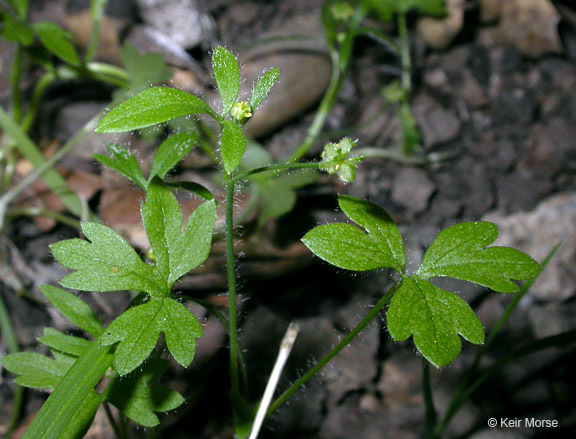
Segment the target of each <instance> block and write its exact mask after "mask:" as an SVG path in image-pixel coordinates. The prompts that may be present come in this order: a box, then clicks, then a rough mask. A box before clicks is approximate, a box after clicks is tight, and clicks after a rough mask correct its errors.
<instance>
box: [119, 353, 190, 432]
mask: <svg viewBox="0 0 576 439" xmlns="http://www.w3.org/2000/svg"><path fill="white" fill-rule="evenodd" d="M169 365H170V362H169V361H168V360H164V359H160V358H152V359H150V360H149V361H148V362H146V363H144V365H143V366H142V368H141V369H140V370H138V371H137V372H136V371H135V372H132V373H131V374H129V375H128V376H126V377H124V378H122V379H120V380H118V379H117V380H114V382H113V383H112V387H111V388H110V391H109V397H108V400H109V402H110V403H111V404H113V405H114V406H115V407H116V408H118V410H120V412H121V413H122V414H123V415H124V416H126V417H127V418H129V419H131V420H133V421H134V422H137V423H138V424H140V425H142V426H143V427H155V426H156V425H158V424H159V420H158V416H156V414H155V413H154V412H167V411H169V410H174V409H176V408H178V407H179V406H180V405H182V403H183V402H184V398H183V397H182V395H180V394H179V393H178V392H176V391H174V390H171V389H169V388H168V387H166V386H163V385H159V384H154V380H156V379H157V378H158V377H159V376H160V375H162V374H163V373H164V372H165V371H166V369H167V368H168V366H169Z"/></svg>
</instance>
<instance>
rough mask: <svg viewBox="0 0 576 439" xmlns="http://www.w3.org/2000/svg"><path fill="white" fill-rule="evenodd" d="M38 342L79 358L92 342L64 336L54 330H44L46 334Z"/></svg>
mask: <svg viewBox="0 0 576 439" xmlns="http://www.w3.org/2000/svg"><path fill="white" fill-rule="evenodd" d="M38 341H39V342H40V343H42V344H43V345H44V346H47V347H49V348H50V349H54V350H57V351H59V352H62V353H64V354H67V355H71V356H73V357H79V356H80V355H82V353H83V352H84V350H86V348H87V347H88V345H89V344H90V342H89V341H88V340H85V339H83V338H80V337H74V336H73V335H66V334H62V333H61V332H60V331H57V330H56V329H54V328H44V334H43V335H42V337H39V338H38Z"/></svg>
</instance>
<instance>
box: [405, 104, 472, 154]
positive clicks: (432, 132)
mask: <svg viewBox="0 0 576 439" xmlns="http://www.w3.org/2000/svg"><path fill="white" fill-rule="evenodd" d="M413 108H414V114H415V116H416V120H417V121H418V125H419V127H420V130H421V131H422V137H423V139H424V145H425V146H426V147H427V148H430V147H433V146H436V145H438V144H442V143H447V142H449V141H451V140H454V139H455V138H456V137H458V134H459V133H460V128H461V127H462V122H461V121H460V119H459V118H458V117H457V116H456V115H455V114H454V113H453V112H451V111H449V110H446V109H445V108H443V107H441V106H440V105H438V104H437V103H436V102H434V100H433V99H432V98H430V97H428V96H419V97H417V98H416V99H415V101H414V107H413Z"/></svg>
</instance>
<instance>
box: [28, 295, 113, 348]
mask: <svg viewBox="0 0 576 439" xmlns="http://www.w3.org/2000/svg"><path fill="white" fill-rule="evenodd" d="M40 290H41V291H42V294H43V295H44V297H46V299H47V300H48V301H49V302H50V303H51V304H52V306H53V307H54V308H56V309H57V310H58V311H60V313H61V314H62V315H63V316H64V317H66V319H68V321H70V322H71V323H73V324H74V325H76V326H77V327H78V328H80V329H83V330H84V331H86V332H87V333H89V334H90V335H92V336H94V337H98V336H99V335H100V334H101V333H102V330H103V329H102V324H101V323H100V321H99V320H98V317H96V314H94V311H92V308H90V306H89V305H88V304H87V303H86V302H84V301H83V300H82V299H80V298H78V297H76V296H75V295H74V294H72V293H69V292H68V291H64V290H63V289H61V288H58V287H54V286H52V285H42V286H41V287H40Z"/></svg>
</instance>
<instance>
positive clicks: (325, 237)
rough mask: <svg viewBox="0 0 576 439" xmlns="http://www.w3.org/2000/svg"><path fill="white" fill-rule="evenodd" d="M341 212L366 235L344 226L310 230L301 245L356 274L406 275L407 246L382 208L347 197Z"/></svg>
mask: <svg viewBox="0 0 576 439" xmlns="http://www.w3.org/2000/svg"><path fill="white" fill-rule="evenodd" d="M338 203H339V205H340V208H341V209H342V210H343V211H344V213H345V214H346V215H347V216H348V218H350V219H351V220H352V221H354V222H356V223H357V224H358V225H360V226H361V227H363V228H364V229H365V230H366V232H363V231H362V230H360V229H359V228H357V227H355V226H353V225H351V224H345V223H335V224H327V225H323V226H319V227H316V228H314V229H312V230H310V231H309V232H308V233H306V235H304V237H303V238H302V242H304V244H305V245H306V246H307V247H308V248H309V249H310V251H312V253H314V254H315V255H316V256H318V257H319V258H321V259H323V260H325V261H326V262H329V263H330V264H332V265H335V266H337V267H340V268H344V269H347V270H354V271H365V270H373V269H376V268H392V269H394V270H396V271H397V272H398V273H403V271H404V267H405V264H406V262H405V261H406V257H405V253H404V243H403V241H402V236H401V235H400V232H399V231H398V228H397V227H396V224H395V223H394V221H393V220H392V218H390V216H389V215H388V214H387V213H386V212H385V211H384V210H383V209H382V208H380V207H378V206H376V205H375V204H372V203H370V202H368V201H364V200H360V199H357V198H354V197H350V196H347V195H341V196H340V197H338Z"/></svg>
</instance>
